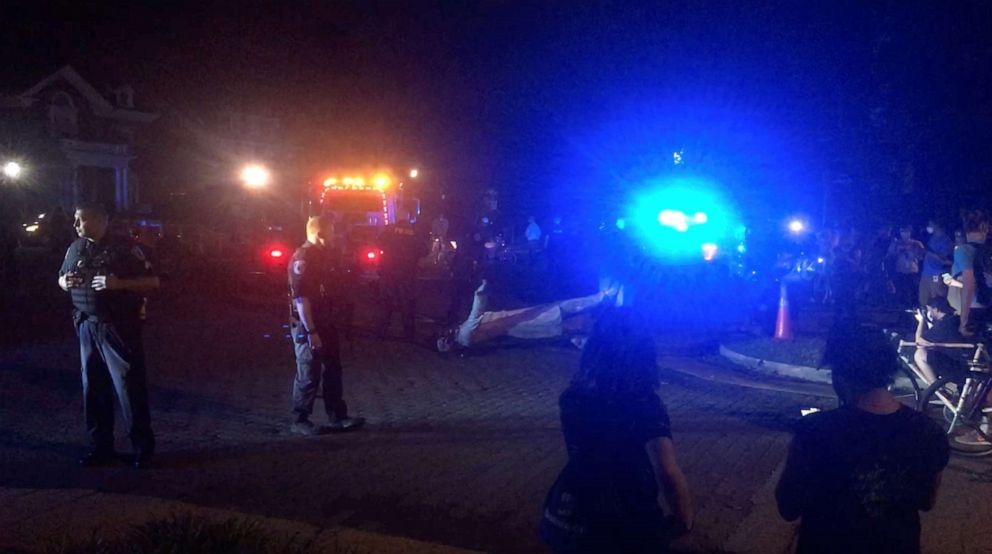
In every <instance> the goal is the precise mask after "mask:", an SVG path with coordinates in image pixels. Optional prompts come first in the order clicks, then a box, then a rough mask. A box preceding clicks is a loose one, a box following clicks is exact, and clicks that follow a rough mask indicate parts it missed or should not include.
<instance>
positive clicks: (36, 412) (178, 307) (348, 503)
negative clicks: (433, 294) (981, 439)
mask: <svg viewBox="0 0 992 554" xmlns="http://www.w3.org/2000/svg"><path fill="white" fill-rule="evenodd" d="M163 300H168V303H165V305H163V303H162V302H160V303H159V304H158V306H157V307H156V308H155V309H154V310H153V312H152V316H153V319H152V321H151V322H150V324H149V326H148V330H147V331H148V332H147V343H148V355H149V360H150V364H149V365H150V368H151V379H150V380H151V383H152V391H151V394H152V407H153V418H154V424H155V427H156V430H157V432H158V435H159V445H160V446H159V457H158V460H157V461H158V463H159V465H158V467H157V468H156V469H153V470H150V471H147V472H134V471H131V470H129V469H128V468H124V467H121V468H110V469H99V470H85V471H84V470H81V469H77V468H74V467H72V465H71V463H72V461H73V459H74V456H75V455H76V454H77V452H78V448H79V445H80V444H81V440H82V432H81V421H80V420H81V415H80V414H81V401H80V395H79V383H78V377H77V373H78V372H77V370H76V369H75V368H76V367H77V365H78V359H77V354H76V351H75V349H76V346H75V344H74V336H73V335H72V334H71V329H70V328H69V326H68V323H67V321H65V320H64V319H62V318H61V316H58V318H57V319H54V320H53V321H63V323H64V324H59V327H57V329H58V332H57V333H55V334H54V335H55V336H52V337H50V338H45V336H44V335H43V334H40V333H26V334H25V336H26V337H28V338H29V339H30V341H29V342H28V343H25V344H22V345H21V346H20V347H18V348H16V349H15V348H5V349H3V350H2V351H0V486H3V487H26V488H33V489H85V490H99V491H101V492H104V493H115V494H125V495H135V496H147V497H156V498H161V499H165V500H175V501H182V502H186V503H189V504H192V505H196V506H204V507H210V508H217V509H225V510H233V511H236V512H241V513H250V514H257V515H259V516H265V517H271V518H280V519H284V520H291V521H297V522H301V523H304V524H309V525H314V526H317V527H321V528H324V527H328V526H332V525H344V526H347V527H349V528H355V529H359V530H365V531H370V532H378V533H386V534H389V535H396V536H405V537H411V538H414V539H420V540H424V541H429V542H432V543H438V544H446V545H453V546H458V547H464V548H472V549H479V550H487V551H495V552H532V551H542V549H541V547H540V545H539V543H538V542H537V541H536V538H535V535H534V526H535V522H536V519H537V516H538V514H539V511H540V505H541V502H542V500H543V497H544V494H545V492H546V490H547V487H548V486H549V485H550V483H551V482H552V481H553V479H554V477H555V475H556V473H557V471H558V470H559V469H560V468H561V466H562V465H563V463H564V460H565V454H564V448H563V445H562V441H561V437H560V433H559V429H558V419H557V418H558V414H557V406H556V399H557V395H558V394H559V392H560V391H561V390H562V389H563V388H564V386H565V384H566V383H567V381H568V379H569V377H570V375H571V373H572V372H573V371H574V368H575V367H576V364H577V361H578V352H577V351H575V350H573V349H571V348H570V347H567V346H555V345H543V346H540V347H536V348H504V349H498V350H495V351H492V352H489V353H486V354H484V355H480V356H475V357H469V358H464V359H462V358H441V357H439V356H438V355H436V354H435V353H433V352H431V351H429V350H427V349H425V348H418V347H415V346H411V345H407V344H402V343H399V342H376V341H372V340H369V339H364V338H360V339H357V340H356V341H355V344H354V345H353V346H354V348H353V349H349V348H348V347H346V348H345V351H346V353H348V352H350V353H348V354H346V358H345V365H346V376H345V383H346V398H347V399H348V400H349V402H350V404H351V405H352V407H353V411H354V412H355V413H358V414H361V415H365V416H366V417H368V418H369V425H368V428H367V429H366V430H364V431H363V432H359V433H353V434H348V435H331V436H324V437H319V438H316V439H303V438H298V437H294V436H291V435H290V434H289V433H288V423H289V414H288V411H289V406H290V384H291V379H292V373H293V360H292V354H291V349H290V344H289V341H288V339H286V338H285V336H284V335H285V329H284V328H283V327H282V325H283V321H284V319H283V318H284V307H283V306H282V305H281V303H280V304H271V305H251V306H228V307H226V308H225V309H223V310H220V309H218V307H217V306H213V305H210V304H209V303H205V301H204V300H203V299H202V298H200V297H198V296H197V295H195V294H184V295H180V296H176V297H174V298H171V299H169V298H166V299H163ZM667 381H668V382H667V383H666V385H665V386H664V387H663V388H662V391H661V394H662V396H663V398H664V399H665V401H666V403H667V404H668V406H669V410H670V412H671V416H672V421H673V426H674V431H675V438H676V444H677V448H678V453H679V458H680V461H681V463H682V465H683V467H684V469H685V471H686V474H687V476H688V478H689V479H690V482H691V484H692V487H693V492H694V495H695V496H696V499H697V505H698V516H697V528H696V530H695V532H694V533H693V535H692V536H691V537H689V538H687V539H686V540H684V541H682V542H681V543H680V547H681V548H682V549H684V550H686V551H735V552H738V551H739V552H779V551H782V549H784V548H787V547H788V544H789V541H790V540H791V537H792V528H791V526H788V525H785V524H783V523H781V522H780V521H778V520H777V517H775V514H774V508H773V507H771V509H770V501H771V500H770V488H769V487H770V484H772V483H773V481H774V475H775V471H776V470H777V468H778V467H779V465H780V463H781V461H782V459H783V458H784V454H785V449H786V446H787V443H788V438H789V435H788V429H789V425H790V423H791V422H792V421H793V420H794V419H795V418H797V417H798V414H799V409H800V408H803V407H809V406H822V407H825V406H829V404H830V401H829V400H824V399H822V398H817V397H813V396H800V395H794V394H785V393H780V392H774V391H762V390H755V389H749V388H741V387H738V386H731V385H727V384H720V383H713V382H706V381H700V380H696V379H692V378H685V377H682V376H680V375H678V374H674V373H672V374H669V375H667ZM120 446H121V448H122V449H124V450H126V447H125V446H124V445H123V444H122V445H120ZM955 464H956V468H955V469H953V470H952V472H949V475H948V478H947V479H945V481H946V482H947V483H948V484H947V485H946V486H947V487H948V489H949V490H952V491H954V495H955V497H956V498H967V499H970V500H974V499H976V498H979V497H980V495H981V494H985V493H987V492H988V490H989V485H988V480H987V479H984V477H985V476H987V472H984V471H985V470H984V469H983V466H981V465H975V463H974V462H961V461H956V462H955ZM976 476H977V477H976ZM955 497H952V498H955ZM947 503H948V501H942V503H941V505H939V506H938V517H934V518H927V519H926V525H927V529H933V530H934V531H933V535H934V536H943V535H946V534H947V533H948V531H947V529H949V528H950V527H954V526H956V525H958V523H957V522H958V521H975V520H974V517H975V516H971V515H969V514H971V512H969V511H967V510H966V509H963V508H961V507H959V506H958V504H957V503H955V508H954V509H948V510H947V512H944V511H943V510H942V508H943V506H944V504H947ZM942 513H953V514H955V518H957V519H955V520H951V521H949V520H947V519H946V518H940V517H939V515H940V514H942ZM955 529H957V527H955ZM22 531H26V532H30V529H27V530H25V529H22ZM942 534H943V535H942ZM963 544H964V543H962V545H963ZM931 551H935V552H936V551H939V552H945V551H946V552H951V551H959V552H967V551H973V552H978V551H980V550H974V549H970V550H969V549H966V548H964V547H963V546H962V548H960V549H958V550H953V549H952V550H945V549H941V550H931Z"/></svg>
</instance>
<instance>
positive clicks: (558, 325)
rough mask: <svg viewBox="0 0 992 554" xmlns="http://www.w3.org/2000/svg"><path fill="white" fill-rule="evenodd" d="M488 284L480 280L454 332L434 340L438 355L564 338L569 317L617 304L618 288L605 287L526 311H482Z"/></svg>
mask: <svg viewBox="0 0 992 554" xmlns="http://www.w3.org/2000/svg"><path fill="white" fill-rule="evenodd" d="M488 286H489V283H488V281H486V280H485V279H483V281H482V284H481V285H480V286H479V288H477V289H476V290H475V298H474V300H473V301H472V311H471V312H470V313H469V315H468V318H466V319H465V321H464V322H462V324H461V325H459V326H458V327H456V328H453V329H450V330H448V331H447V332H446V333H443V334H442V335H441V336H440V337H439V338H438V339H437V350H438V352H450V351H451V350H452V349H454V348H470V347H472V346H476V345H478V344H479V343H483V342H486V341H490V340H493V339H496V338H499V337H514V338H518V339H547V338H555V337H561V336H564V335H565V325H564V322H565V321H566V320H567V319H568V318H570V317H571V316H575V315H578V314H581V313H585V312H588V311H590V310H592V309H593V308H596V307H599V306H603V305H605V304H612V303H619V302H620V299H621V298H622V288H621V287H615V286H613V287H609V288H607V289H606V290H603V291H600V292H598V293H596V294H593V295H590V296H583V297H580V298H572V299H569V300H562V301H559V302H551V303H547V304H540V305H537V306H531V307H528V308H520V309H516V310H502V311H492V312H491V311H486V308H487V306H488V304H489V294H488V291H487V289H488ZM583 343H584V340H583V337H573V340H572V344H574V345H575V346H577V347H579V348H581V347H582V344H583Z"/></svg>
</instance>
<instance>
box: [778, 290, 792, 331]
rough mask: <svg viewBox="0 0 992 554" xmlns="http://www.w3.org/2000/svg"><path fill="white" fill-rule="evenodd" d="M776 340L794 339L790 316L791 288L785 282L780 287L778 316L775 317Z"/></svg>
mask: <svg viewBox="0 0 992 554" xmlns="http://www.w3.org/2000/svg"><path fill="white" fill-rule="evenodd" d="M775 340H792V320H791V319H790V318H789V290H788V287H787V286H786V285H785V283H782V286H781V287H779V293H778V317H776V318H775Z"/></svg>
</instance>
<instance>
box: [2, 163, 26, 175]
mask: <svg viewBox="0 0 992 554" xmlns="http://www.w3.org/2000/svg"><path fill="white" fill-rule="evenodd" d="M23 170H24V168H23V167H21V164H19V163H17V162H7V163H5V164H3V174H4V176H5V177H7V178H8V179H17V178H18V177H19V176H20V175H21V172H22V171H23Z"/></svg>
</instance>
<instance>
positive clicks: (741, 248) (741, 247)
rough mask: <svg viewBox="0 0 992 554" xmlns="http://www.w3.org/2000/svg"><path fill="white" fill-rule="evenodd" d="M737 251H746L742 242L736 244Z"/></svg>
mask: <svg viewBox="0 0 992 554" xmlns="http://www.w3.org/2000/svg"><path fill="white" fill-rule="evenodd" d="M737 251H738V252H740V253H741V254H743V253H745V252H747V247H746V246H744V243H741V244H738V245H737Z"/></svg>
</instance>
